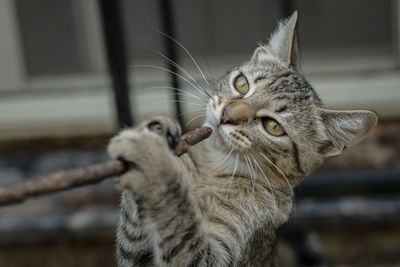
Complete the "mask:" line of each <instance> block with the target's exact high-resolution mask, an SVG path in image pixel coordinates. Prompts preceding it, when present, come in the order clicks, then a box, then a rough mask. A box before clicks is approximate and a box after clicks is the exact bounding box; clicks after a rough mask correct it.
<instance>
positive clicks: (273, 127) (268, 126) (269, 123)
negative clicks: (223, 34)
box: [263, 118, 285, 136]
mask: <svg viewBox="0 0 400 267" xmlns="http://www.w3.org/2000/svg"><path fill="white" fill-rule="evenodd" d="M263 124H264V128H265V130H266V131H267V132H268V133H270V134H272V135H274V136H282V135H284V134H285V131H283V128H282V126H281V125H280V124H279V123H278V122H277V121H276V120H274V119H271V118H266V119H264V120H263Z"/></svg>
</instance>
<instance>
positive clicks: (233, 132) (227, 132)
mask: <svg viewBox="0 0 400 267" xmlns="http://www.w3.org/2000/svg"><path fill="white" fill-rule="evenodd" d="M217 136H218V137H219V138H221V140H222V142H223V143H224V145H226V146H228V148H231V149H233V150H235V151H241V152H243V151H246V150H249V149H250V147H251V141H250V137H249V136H248V135H247V134H246V131H245V130H244V129H242V127H239V126H237V125H231V124H220V125H218V129H217Z"/></svg>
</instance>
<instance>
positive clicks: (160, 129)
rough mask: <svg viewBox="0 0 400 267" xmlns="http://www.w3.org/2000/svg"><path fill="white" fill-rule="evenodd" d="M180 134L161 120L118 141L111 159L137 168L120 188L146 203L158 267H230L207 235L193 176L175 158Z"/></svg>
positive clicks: (220, 245)
mask: <svg viewBox="0 0 400 267" xmlns="http://www.w3.org/2000/svg"><path fill="white" fill-rule="evenodd" d="M179 135H180V128H179V126H178V125H177V124H176V123H175V122H172V121H171V120H170V119H168V118H165V117H158V118H155V119H154V120H151V121H147V122H145V123H143V124H142V125H141V126H139V127H138V128H136V129H132V130H125V131H123V132H121V133H120V134H119V135H118V136H116V137H115V138H113V140H112V141H111V143H110V146H109V153H110V155H111V156H112V157H114V158H122V159H124V160H126V161H128V162H131V163H132V166H133V171H129V172H127V173H126V174H124V175H122V176H121V177H120V180H119V183H118V184H119V186H120V187H122V188H125V189H128V190H129V191H131V192H132V193H133V195H134V196H135V197H137V198H139V199H141V200H142V204H143V212H144V221H145V223H146V224H147V226H146V227H148V228H149V229H151V230H150V231H151V232H152V233H153V236H152V239H151V240H152V243H153V249H154V253H155V255H154V256H155V262H156V264H157V265H161V266H165V265H170V266H179V265H183V266H197V265H206V264H211V265H213V266H225V265H228V263H229V262H230V261H231V260H232V254H231V253H230V252H229V251H227V250H228V248H227V246H226V244H224V243H223V242H222V243H221V240H220V239H218V238H216V236H215V235H213V234H211V233H209V232H208V231H207V227H206V226H205V225H206V222H205V219H204V218H202V216H201V213H200V211H199V209H198V208H197V206H196V200H195V199H193V196H192V194H191V193H190V186H189V184H188V180H189V178H190V175H191V174H190V173H189V172H188V171H187V169H186V168H185V166H184V165H183V163H182V162H181V160H180V159H179V158H178V157H177V156H175V155H174V153H173V148H174V145H175V144H176V143H177V140H178V136H179ZM138 173H140V174H141V175H138Z"/></svg>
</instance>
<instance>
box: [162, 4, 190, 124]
mask: <svg viewBox="0 0 400 267" xmlns="http://www.w3.org/2000/svg"><path fill="white" fill-rule="evenodd" d="M159 10H160V16H161V23H162V31H163V32H164V33H165V34H166V35H168V36H170V37H172V38H174V39H177V38H176V31H175V25H174V22H173V18H174V14H173V10H172V6H171V2H170V1H169V0H159ZM163 40H164V47H165V49H166V51H165V52H166V56H167V57H168V58H170V59H171V60H172V61H174V62H175V63H177V64H179V63H178V55H177V51H176V45H175V43H174V42H173V40H172V39H171V38H167V37H164V38H163ZM168 69H169V70H170V71H171V75H170V77H171V86H172V87H174V88H179V80H178V77H177V76H176V75H175V74H174V73H178V68H177V67H176V66H174V65H172V64H168ZM172 95H173V99H174V101H175V117H176V118H177V120H178V122H179V124H180V125H181V126H183V125H184V124H183V117H182V116H181V114H182V105H181V99H180V95H179V91H178V90H176V89H175V90H173V91H172Z"/></svg>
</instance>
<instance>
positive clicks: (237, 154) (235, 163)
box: [228, 152, 240, 190]
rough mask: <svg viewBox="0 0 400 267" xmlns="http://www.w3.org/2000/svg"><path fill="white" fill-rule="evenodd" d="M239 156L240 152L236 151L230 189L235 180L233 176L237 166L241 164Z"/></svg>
mask: <svg viewBox="0 0 400 267" xmlns="http://www.w3.org/2000/svg"><path fill="white" fill-rule="evenodd" d="M239 157H240V155H239V153H238V152H236V156H235V161H234V166H233V172H232V176H231V178H230V181H229V187H228V189H229V190H230V189H231V186H232V182H233V177H235V174H236V170H237V167H238V165H239Z"/></svg>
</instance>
